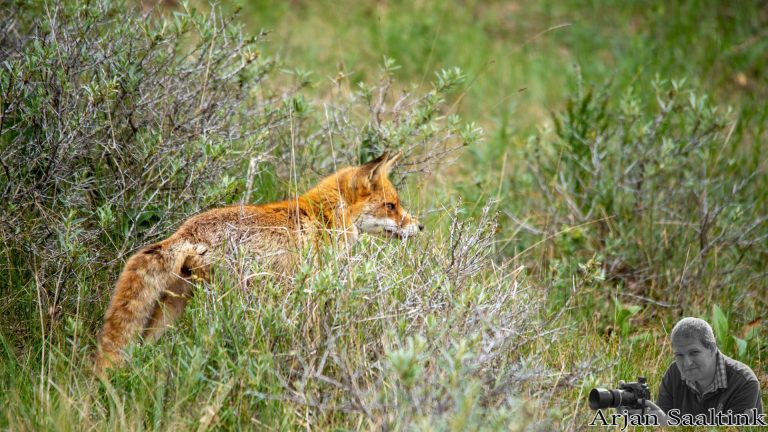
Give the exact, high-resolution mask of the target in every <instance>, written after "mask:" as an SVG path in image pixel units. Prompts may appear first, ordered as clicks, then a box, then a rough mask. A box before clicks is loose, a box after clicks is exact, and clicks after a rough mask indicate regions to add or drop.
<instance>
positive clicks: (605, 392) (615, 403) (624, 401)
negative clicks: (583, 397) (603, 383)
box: [589, 388, 638, 410]
mask: <svg viewBox="0 0 768 432" xmlns="http://www.w3.org/2000/svg"><path fill="white" fill-rule="evenodd" d="M637 396H638V395H636V394H635V393H633V392H629V391H626V390H621V389H615V390H609V389H604V388H594V389H592V391H590V392H589V407H590V408H591V409H593V410H598V409H604V408H618V407H620V406H626V407H632V406H634V405H637Z"/></svg>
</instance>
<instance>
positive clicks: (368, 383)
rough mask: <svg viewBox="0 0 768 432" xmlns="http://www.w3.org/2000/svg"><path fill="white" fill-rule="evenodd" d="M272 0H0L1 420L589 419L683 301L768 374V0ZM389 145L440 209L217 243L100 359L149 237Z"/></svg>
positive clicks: (407, 424) (417, 423) (275, 424)
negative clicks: (161, 311) (160, 309)
mask: <svg viewBox="0 0 768 432" xmlns="http://www.w3.org/2000/svg"><path fill="white" fill-rule="evenodd" d="M271 3H272V2H260V1H253V2H248V3H245V4H243V5H242V6H240V7H236V6H235V5H231V4H226V5H223V6H222V7H218V6H217V7H211V6H208V5H203V4H197V5H194V7H193V6H179V7H177V8H176V9H175V12H174V11H170V10H166V11H164V12H162V13H157V14H156V16H153V17H152V18H146V17H144V16H142V14H141V13H140V12H138V11H136V10H134V8H133V7H132V5H128V6H126V5H122V4H120V3H109V2H105V1H91V2H64V3H63V4H55V5H54V4H50V3H45V2H36V1H32V2H25V3H22V2H16V1H10V2H5V3H4V4H3V10H4V13H3V15H2V16H0V30H3V31H2V32H0V33H1V34H3V35H4V36H0V59H2V64H0V161H2V166H1V167H0V193H2V196H0V236H1V237H2V240H3V241H2V247H0V389H1V390H2V391H0V406H2V407H3V409H2V410H0V429H8V430H70V429H71V430H83V429H86V430H145V429H147V430H150V429H151V430H177V429H179V430H189V429H196V430H206V429H223V430H229V429H238V428H253V429H257V430H297V429H307V430H310V429H317V430H373V429H375V430H392V429H394V430H412V429H415V430H509V429H512V430H579V429H583V428H585V427H586V425H587V423H588V422H589V421H590V420H591V419H592V413H591V411H590V410H589V409H588V407H587V404H586V395H587V393H588V392H589V390H590V389H591V388H592V387H595V386H603V387H610V386H615V385H616V384H617V382H618V380H620V379H622V380H625V381H629V380H634V378H636V377H637V376H641V375H642V376H646V377H647V378H648V380H649V383H650V386H651V389H652V393H653V394H654V395H655V394H656V391H657V389H658V383H659V382H660V380H661V377H662V374H663V372H664V371H665V370H666V367H667V366H668V365H669V363H670V362H671V361H672V355H671V352H670V348H669V343H668V341H667V334H668V332H669V330H670V329H671V326H672V325H674V323H675V322H676V321H677V320H678V319H679V318H681V317H683V316H699V317H703V318H705V319H707V320H708V321H709V322H710V323H711V324H712V325H713V327H714V329H715V333H716V336H717V338H718V343H719V347H720V349H721V350H722V351H723V352H724V353H726V354H727V355H729V356H731V357H734V358H736V359H739V360H741V361H743V362H745V363H747V364H748V365H750V366H751V367H752V368H753V370H754V371H755V373H756V374H757V376H758V378H759V380H760V382H761V387H762V388H763V389H767V388H768V360H767V359H766V353H768V345H766V343H765V341H766V340H768V339H767V336H768V327H767V324H766V316H768V302H767V301H766V298H767V297H766V292H768V291H767V290H768V286H767V283H766V281H767V280H768V272H767V270H766V269H768V241H767V239H768V192H767V191H768V181H767V179H768V175H766V174H767V173H766V170H767V169H768V165H766V159H765V157H764V156H763V155H764V154H766V152H768V148H766V142H768V141H767V140H766V139H767V138H768V133H767V132H766V125H768V104H767V103H766V102H765V101H766V100H768V86H767V85H766V83H767V82H768V62H766V60H765V59H766V58H768V42H767V41H768V33H767V32H766V30H765V29H766V28H768V8H766V6H765V5H763V4H761V2H757V1H754V2H752V1H746V2H739V3H738V4H736V3H734V4H730V3H728V4H726V3H724V2H716V1H704V0H701V1H683V2H675V4H674V5H673V4H671V3H670V2H645V3H643V4H639V3H638V4H637V5H634V4H623V3H619V2H610V1H575V0H567V1H552V2H550V1H542V2H479V1H468V2H439V1H417V2H377V3H373V2H372V3H366V2H356V1H346V0H343V1H335V2H307V1H294V2H284V4H280V5H274V4H271ZM528 3H530V4H528ZM5 11H7V12H5ZM156 12H158V11H156ZM384 150H402V151H404V152H405V158H404V159H405V160H404V163H403V164H401V166H400V167H399V168H398V170H397V172H396V173H395V175H394V180H395V181H396V183H397V184H398V185H399V187H400V189H401V191H402V197H403V198H405V201H406V202H407V206H408V207H409V208H410V209H412V210H413V212H414V213H417V214H419V215H420V216H421V219H422V221H423V222H424V223H425V224H426V226H427V229H426V232H425V234H424V235H422V236H420V237H417V238H414V239H410V240H408V241H407V242H398V241H394V242H388V241H386V240H385V239H380V238H374V237H364V238H363V239H362V241H361V242H360V243H359V244H357V245H356V246H355V248H354V249H352V250H351V251H344V250H339V249H337V248H336V247H335V246H334V245H329V246H328V248H327V249H325V250H323V251H321V252H320V255H319V256H316V257H312V256H310V255H306V256H305V257H304V259H303V261H302V265H301V266H300V268H299V269H298V271H297V273H296V274H295V275H294V276H293V278H292V281H291V282H290V283H281V282H279V281H278V280H276V279H275V278H272V277H269V276H264V275H261V274H262V273H263V270H264V269H260V268H259V267H258V265H256V266H255V267H254V266H251V265H246V264H244V262H243V261H240V260H238V259H232V260H230V261H229V262H222V263H220V264H219V265H218V266H217V271H216V272H215V278H214V279H213V280H212V281H211V282H209V283H202V284H200V285H199V286H198V287H197V291H196V293H195V296H194V298H193V299H192V301H191V302H190V305H189V306H188V308H187V310H186V312H185V314H184V316H183V317H182V319H181V320H180V321H179V322H178V323H177V324H176V325H175V326H174V328H173V329H172V330H171V331H169V332H168V333H167V334H166V335H165V336H164V337H163V339H162V340H161V341H159V342H158V343H154V344H141V345H137V346H133V347H131V348H130V352H129V354H130V362H129V364H128V365H127V366H126V367H125V368H123V369H121V370H117V371H114V372H113V373H112V374H111V375H110V376H109V377H108V378H107V379H104V380H99V379H97V378H95V377H94V376H93V374H92V373H91V369H90V365H91V355H92V353H93V349H94V343H95V337H96V335H97V333H98V330H99V326H100V324H101V318H102V315H103V312H104V310H105V308H106V305H107V302H108V300H109V296H110V293H111V290H112V287H113V285H114V281H115V279H116V277H117V274H118V272H119V271H120V269H121V267H122V264H123V263H124V262H125V259H127V257H128V256H129V255H130V254H131V252H132V251H134V250H135V249H136V248H138V247H140V246H142V245H144V244H147V243H150V242H152V241H157V240H159V239H162V238H164V237H165V236H167V235H168V234H169V233H171V232H172V231H173V230H174V228H176V227H178V225H179V224H180V223H181V222H182V221H183V220H184V219H185V218H186V217H188V216H189V215H192V214H194V213H196V212H199V211H201V210H205V209H208V208H212V207H215V206H219V205H225V204H232V203H238V202H254V203H261V202H268V201H271V200H276V199H281V198H283V197H286V196H289V195H291V194H294V193H296V192H297V191H302V190H305V189H306V188H307V187H308V186H310V185H312V184H313V183H314V182H315V181H317V180H318V179H319V178H321V177H322V176H323V175H324V174H326V173H330V172H332V171H334V170H335V169H336V167H338V166H344V165H348V164H356V163H359V162H361V161H365V160H368V159H370V158H372V157H374V156H376V155H378V154H379V153H380V152H382V151H384ZM235 258H236V257H235ZM259 275H261V276H259ZM763 401H764V402H763V404H764V406H765V405H766V402H767V401H768V400H766V398H765V397H764V398H763Z"/></svg>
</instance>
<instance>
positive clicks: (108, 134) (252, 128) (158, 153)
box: [0, 1, 284, 345]
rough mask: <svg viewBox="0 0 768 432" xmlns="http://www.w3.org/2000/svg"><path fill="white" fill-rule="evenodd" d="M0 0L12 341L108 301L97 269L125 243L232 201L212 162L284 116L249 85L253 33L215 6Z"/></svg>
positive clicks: (2, 286)
mask: <svg viewBox="0 0 768 432" xmlns="http://www.w3.org/2000/svg"><path fill="white" fill-rule="evenodd" d="M3 8H4V10H3V16H2V18H0V21H1V23H0V28H6V29H12V31H10V33H9V34H8V35H7V36H6V37H4V38H3V40H2V45H0V58H2V59H3V62H2V64H1V65H0V101H1V102H0V105H1V106H2V111H1V112H0V160H2V170H1V171H2V173H0V194H2V195H0V239H1V240H0V241H1V242H2V244H3V248H2V260H3V262H4V265H2V266H1V267H0V293H3V294H2V295H3V297H5V298H8V299H12V300H13V301H8V302H3V305H2V306H1V307H0V315H2V318H0V322H2V323H3V326H2V327H3V328H5V329H9V332H8V334H9V335H12V338H13V339H16V340H15V341H14V342H13V343H14V345H20V344H22V341H24V340H27V338H28V337H29V335H30V334H37V335H40V334H48V333H49V332H50V331H51V330H52V329H53V328H55V327H56V324H58V323H59V322H61V321H62V320H63V319H64V318H67V316H68V315H72V318H73V319H75V320H77V319H79V315H80V312H81V309H80V306H84V307H88V308H90V307H91V306H92V305H93V304H94V302H96V304H99V303H103V302H105V301H106V297H105V296H106V295H108V294H109V293H110V292H111V282H110V281H109V280H106V281H105V280H104V274H105V270H108V271H109V272H110V273H112V272H114V271H116V270H117V268H118V267H120V265H121V260H120V258H122V257H124V256H125V255H126V254H129V253H130V252H131V251H132V250H133V249H134V248H135V247H137V246H139V245H142V244H144V243H146V242H148V241H151V240H154V239H157V238H158V237H159V236H162V235H164V234H165V233H166V232H167V230H168V228H169V227H171V226H172V225H173V224H176V223H178V222H179V220H180V219H181V216H182V215H186V214H188V213H190V212H192V211H195V210H197V209H200V208H201V207H205V206H208V205H210V204H211V203H218V202H221V201H223V200H226V199H231V197H229V198H228V197H227V196H226V195H227V193H228V188H229V187H230V185H228V184H227V180H226V179H227V177H226V176H225V174H226V173H228V172H230V171H232V170H233V169H242V167H243V166H244V165H245V166H247V164H248V161H249V160H250V159H251V158H255V157H261V156H263V155H264V154H265V153H266V152H268V151H269V144H268V143H269V140H268V136H269V134H270V130H271V129H273V128H274V127H275V125H277V124H279V123H280V122H281V121H283V119H284V116H283V114H282V113H281V112H280V110H278V109H277V108H274V106H275V105H276V104H275V103H274V101H273V99H274V98H272V97H268V96H267V95H268V94H269V92H268V91H266V90H265V89H264V87H263V86H262V84H261V83H262V81H263V80H264V79H265V77H266V76H267V74H268V73H269V72H270V69H271V68H272V65H273V61H272V60H270V59H269V58H266V57H263V56H261V55H259V52H260V51H259V49H260V48H259V47H260V44H261V39H262V38H261V36H258V37H255V38H252V37H246V36H244V35H243V34H242V33H241V31H240V29H239V28H238V27H237V26H236V25H234V24H233V22H232V18H231V17H225V16H221V15H220V14H218V13H217V12H216V11H215V10H214V11H213V12H211V15H210V16H204V15H201V14H199V13H198V12H195V11H194V10H185V11H183V12H179V13H175V14H174V15H173V17H172V18H171V19H168V20H160V21H154V20H151V19H149V18H144V17H142V16H141V15H139V14H137V13H134V12H131V11H129V10H127V9H126V8H125V6H124V5H122V4H121V3H120V2H106V1H86V2H64V3H58V2H57V3H55V4H49V3H45V2H39V3H38V2H32V4H28V3H27V2H5V3H4V6H3ZM222 179H225V183H224V184H222ZM214 185H219V186H217V187H212V186H214ZM222 195H224V196H222ZM110 279H111V278H110ZM82 299H86V300H85V301H84V302H82V303H81V300H82ZM38 308H39V310H40V311H41V315H42V316H38V315H37V313H35V309H38ZM11 316H13V317H16V318H15V319H13V321H10V320H8V317H11ZM41 326H42V327H43V328H40V327H41ZM89 331H92V329H89ZM27 342H29V341H28V340H27Z"/></svg>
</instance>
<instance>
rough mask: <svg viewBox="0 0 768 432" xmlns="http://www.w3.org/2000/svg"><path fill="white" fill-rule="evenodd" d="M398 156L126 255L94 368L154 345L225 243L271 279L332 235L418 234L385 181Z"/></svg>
mask: <svg viewBox="0 0 768 432" xmlns="http://www.w3.org/2000/svg"><path fill="white" fill-rule="evenodd" d="M399 157H400V154H397V155H395V156H394V157H389V156H388V155H387V154H386V153H385V154H384V155H382V156H380V157H378V158H377V159H375V160H373V161H371V162H369V163H367V164H365V165H361V166H357V167H349V168H344V169H342V170H340V171H338V172H337V173H335V174H333V175H331V176H329V177H326V178H325V179H323V180H322V181H321V182H320V183H319V184H318V185H317V186H315V187H314V188H312V189H310V190H309V191H308V192H306V193H305V194H303V195H301V196H299V197H297V198H294V199H291V200H287V201H281V202H276V203H270V204H263V205H245V206H231V207H224V208H217V209H213V210H209V211H206V212H204V213H201V214H198V215H196V216H193V217H191V218H189V219H188V220H187V221H186V222H184V223H183V224H182V225H181V227H180V228H179V229H178V231H176V232H175V233H174V234H173V235H171V236H170V237H169V238H167V239H166V240H163V241H161V242H159V243H156V244H154V245H151V246H148V247H145V248H143V249H141V250H139V251H138V252H137V253H136V254H134V255H133V256H131V257H130V258H129V259H128V261H127V262H126V265H125V269H124V270H123V272H122V274H121V275H120V277H119V278H118V281H117V284H116V286H115V291H114V294H113V295H112V300H111V302H110V305H109V307H108V309H107V312H106V314H105V316H104V327H103V329H102V331H101V336H100V338H99V347H98V352H97V357H96V368H97V371H99V372H101V371H103V370H104V368H105V367H109V366H113V365H117V364H119V363H120V362H121V360H122V350H123V349H124V348H125V347H126V346H127V345H128V344H129V343H131V342H133V341H134V340H136V339H137V338H138V337H139V335H142V336H143V338H144V339H145V340H155V339H157V338H159V337H160V335H161V334H162V332H163V330H164V329H166V328H167V327H168V325H170V324H171V323H172V322H173V320H175V319H176V318H178V317H179V316H180V315H181V313H182V312H183V310H184V307H185V306H186V303H187V299H188V298H189V296H190V295H191V293H192V281H193V280H194V279H202V280H207V279H208V275H209V268H210V265H211V263H212V262H213V261H214V260H215V258H216V257H217V253H220V252H217V251H222V250H224V249H225V248H226V246H227V245H228V244H235V245H238V246H240V247H242V248H244V249H245V250H246V251H247V252H248V253H249V254H251V255H253V257H254V258H255V259H260V260H263V262H264V263H265V264H266V265H267V266H268V267H270V268H272V269H273V270H274V271H275V272H276V273H277V274H280V275H285V276H289V275H290V274H292V272H293V269H294V266H295V264H296V262H297V260H298V258H299V252H300V251H301V249H302V248H303V247H306V246H308V245H316V246H317V245H319V244H320V243H322V242H326V241H328V239H329V238H330V237H329V235H328V233H340V234H341V238H343V239H344V240H345V243H347V244H351V243H354V242H355V241H356V239H357V236H358V235H359V233H360V232H361V231H362V232H369V233H377V232H383V233H386V234H389V235H391V236H396V237H408V236H410V235H414V234H416V233H417V232H418V231H420V230H421V229H423V226H422V225H421V224H419V222H418V221H417V220H416V219H414V218H413V217H411V215H410V214H408V212H407V211H405V210H404V209H403V208H402V206H401V205H400V200H399V198H398V195H397V191H396V190H395V188H394V186H393V185H392V183H391V182H390V181H389V179H388V175H389V171H390V169H391V168H392V166H393V165H394V163H395V162H396V161H397V160H398V159H399Z"/></svg>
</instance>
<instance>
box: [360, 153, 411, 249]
mask: <svg viewBox="0 0 768 432" xmlns="http://www.w3.org/2000/svg"><path fill="white" fill-rule="evenodd" d="M401 156H402V153H397V154H396V155H394V156H390V155H389V153H384V154H383V155H381V156H379V157H377V158H376V159H374V160H372V161H370V162H368V163H367V164H365V165H361V166H359V167H356V168H355V169H354V173H353V175H352V178H351V182H350V183H351V185H350V186H352V189H353V190H352V192H353V195H354V198H353V202H354V206H355V207H357V208H358V209H359V210H358V211H357V212H355V213H356V215H355V216H356V217H355V219H354V221H355V222H354V224H355V226H356V227H357V229H358V230H359V231H361V232H366V233H371V234H384V235H387V236H390V237H397V238H406V237H410V236H412V235H415V234H418V233H419V231H422V230H423V229H424V225H422V224H421V223H419V221H418V220H416V218H414V217H413V216H411V214H410V213H408V211H406V210H405V209H404V208H403V206H402V205H401V203H400V198H399V197H398V194H397V190H396V189H395V187H394V186H393V185H392V182H390V181H389V172H390V171H391V169H392V167H393V166H394V165H395V163H396V162H397V161H398V160H399V159H400V157H401Z"/></svg>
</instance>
